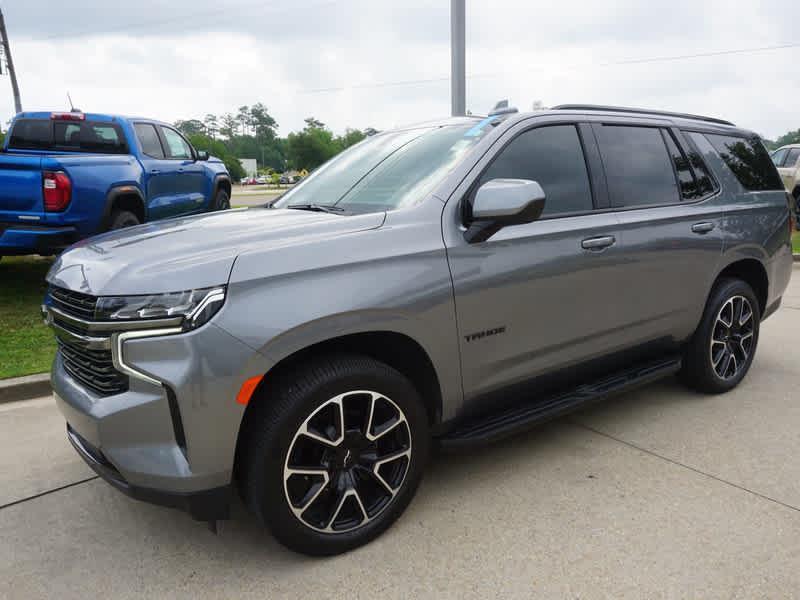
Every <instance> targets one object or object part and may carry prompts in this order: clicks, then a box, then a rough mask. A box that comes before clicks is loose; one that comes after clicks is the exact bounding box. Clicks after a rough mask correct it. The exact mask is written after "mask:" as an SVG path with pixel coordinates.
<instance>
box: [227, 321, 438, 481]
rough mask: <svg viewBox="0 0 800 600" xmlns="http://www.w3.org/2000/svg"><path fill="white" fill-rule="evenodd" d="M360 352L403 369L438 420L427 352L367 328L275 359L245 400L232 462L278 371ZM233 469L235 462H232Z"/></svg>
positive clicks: (432, 369) (408, 339)
mask: <svg viewBox="0 0 800 600" xmlns="http://www.w3.org/2000/svg"><path fill="white" fill-rule="evenodd" d="M337 354H350V355H353V354H359V355H363V356H369V357H370V358H373V359H375V360H377V361H380V362H383V363H385V364H387V365H389V366H390V367H392V368H394V369H395V370H397V371H399V372H400V373H402V374H403V375H404V376H405V377H408V379H409V380H410V381H411V383H412V384H413V385H414V387H415V388H416V389H417V391H418V392H419V395H420V397H421V398H422V401H423V403H424V404H425V410H426V412H427V414H428V420H429V422H430V423H431V425H432V426H434V425H436V424H438V423H439V422H440V421H441V416H442V391H441V386H440V383H439V376H438V374H437V372H436V368H435V367H434V365H433V362H432V361H431V358H430V356H429V355H428V353H427V352H426V351H425V349H424V348H423V347H422V345H420V344H419V342H417V341H416V340H414V339H413V338H411V337H410V336H408V335H406V334H403V333H398V332H396V331H366V332H359V333H351V334H346V335H341V336H338V337H334V338H329V339H326V340H322V341H319V342H316V343H313V344H311V345H309V346H306V347H304V348H301V349H299V350H296V351H294V352H292V353H291V354H289V355H287V356H285V357H284V358H282V359H281V360H279V361H278V362H276V363H275V364H274V365H273V366H272V367H271V368H270V369H269V370H268V371H267V372H266V373H265V374H264V376H263V377H262V378H261V381H260V382H259V384H258V386H257V387H256V388H255V390H254V391H253V393H252V395H251V397H250V401H249V402H248V404H247V408H246V409H245V412H244V414H243V415H242V421H241V424H240V426H239V433H238V437H237V441H236V458H235V463H236V465H238V464H239V463H240V462H241V461H240V457H239V453H240V448H241V447H242V444H243V440H244V439H245V438H246V436H247V431H248V429H247V423H248V422H249V420H250V419H251V418H252V417H253V414H254V413H256V412H257V411H259V410H260V409H262V408H263V407H264V405H265V403H268V402H269V395H270V389H271V387H272V385H274V382H276V381H277V380H279V379H280V377H279V376H280V374H281V373H284V372H288V371H291V370H292V369H294V368H296V367H297V366H299V365H302V364H303V363H305V362H308V361H309V360H311V359H313V358H316V357H319V356H335V355H337ZM234 470H236V466H234Z"/></svg>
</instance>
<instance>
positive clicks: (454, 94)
mask: <svg viewBox="0 0 800 600" xmlns="http://www.w3.org/2000/svg"><path fill="white" fill-rule="evenodd" d="M464 2H465V0H450V96H451V112H452V113H453V116H454V117H458V116H463V115H466V114H467V85H466V79H467V72H466V34H465V27H466V18H465V9H464Z"/></svg>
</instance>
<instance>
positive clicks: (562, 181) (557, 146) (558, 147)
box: [475, 125, 594, 216]
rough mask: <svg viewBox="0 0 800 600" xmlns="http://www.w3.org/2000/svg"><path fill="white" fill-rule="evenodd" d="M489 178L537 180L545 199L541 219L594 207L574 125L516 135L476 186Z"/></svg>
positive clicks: (549, 127) (584, 160)
mask: <svg viewBox="0 0 800 600" xmlns="http://www.w3.org/2000/svg"><path fill="white" fill-rule="evenodd" d="M492 179H530V180H532V181H537V182H538V183H539V185H541V186H542V189H543V190H544V193H545V194H546V196H547V200H546V202H545V205H544V211H543V212H542V215H544V216H551V215H555V214H561V213H575V212H586V211H590V210H592V208H593V207H594V205H593V203H592V188H591V186H590V184H589V172H588V170H587V168H586V159H585V158H584V155H583V147H582V146H581V140H580V137H579V135H578V130H577V128H576V127H575V126H574V125H549V126H546V127H538V128H536V129H530V130H528V131H525V132H523V133H521V134H519V135H518V136H517V137H516V138H514V139H513V140H512V141H511V142H510V143H509V144H508V145H507V146H506V147H505V148H503V149H502V150H501V151H500V153H499V154H498V155H497V157H496V158H495V159H494V161H493V162H492V164H491V165H489V168H488V169H486V171H484V173H483V175H481V178H480V181H479V183H478V186H480V185H482V184H484V183H486V182H487V181H490V180H492ZM475 189H477V187H476V188H475Z"/></svg>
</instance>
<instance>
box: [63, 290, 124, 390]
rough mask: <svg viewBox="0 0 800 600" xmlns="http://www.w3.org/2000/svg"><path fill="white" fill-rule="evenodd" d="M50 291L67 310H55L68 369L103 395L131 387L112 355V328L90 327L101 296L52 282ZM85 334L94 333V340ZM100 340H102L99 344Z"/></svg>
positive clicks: (74, 376)
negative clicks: (60, 312)
mask: <svg viewBox="0 0 800 600" xmlns="http://www.w3.org/2000/svg"><path fill="white" fill-rule="evenodd" d="M48 295H49V298H48V302H49V304H50V305H51V306H52V307H53V308H57V309H58V310H60V311H62V312H63V313H64V315H59V314H58V313H51V315H52V317H53V326H54V328H55V330H56V338H57V341H58V353H59V355H60V356H61V363H62V364H63V366H64V370H65V371H66V372H67V373H68V374H69V375H70V376H71V377H72V378H73V379H75V380H76V381H78V382H79V383H81V384H82V385H83V386H85V387H86V388H88V389H90V390H91V391H93V392H95V393H96V394H98V395H100V396H110V395H112V394H119V393H120V392H124V391H127V389H128V376H127V375H124V374H122V373H120V372H119V371H117V370H116V369H115V368H114V361H113V360H112V358H111V332H92V331H88V330H89V329H90V323H91V322H92V321H94V315H95V306H96V305H97V298H96V297H95V296H90V295H88V294H82V293H81V292H75V291H72V290H66V289H64V288H60V287H56V286H50V289H49V291H48ZM65 315H68V316H69V317H75V318H76V319H75V320H73V319H69V318H67V316H65ZM82 337H91V338H92V340H93V342H92V344H87V343H86V342H85V341H83V340H82V339H81V338H82ZM97 340H101V343H100V344H99V347H98V344H97ZM105 340H107V341H105Z"/></svg>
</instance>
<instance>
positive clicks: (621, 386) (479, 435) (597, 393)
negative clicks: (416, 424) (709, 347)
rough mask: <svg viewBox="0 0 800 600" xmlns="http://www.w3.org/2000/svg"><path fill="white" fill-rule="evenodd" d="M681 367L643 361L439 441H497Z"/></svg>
mask: <svg viewBox="0 0 800 600" xmlns="http://www.w3.org/2000/svg"><path fill="white" fill-rule="evenodd" d="M680 368H681V359H680V358H676V357H672V358H668V359H661V360H658V361H653V362H649V363H645V364H641V365H638V366H636V367H633V368H630V369H625V370H624V371H619V372H617V373H614V374H613V375H610V376H607V377H604V378H603V379H599V380H598V381H595V382H593V383H590V384H585V385H581V386H579V387H577V388H575V389H573V390H570V391H568V392H565V393H560V394H558V395H556V396H553V397H550V398H539V399H536V400H535V401H533V402H531V403H529V404H523V405H521V406H519V405H517V406H514V407H513V408H511V409H508V410H506V411H504V412H501V413H498V414H495V415H489V416H486V417H484V418H479V419H474V420H472V421H467V422H465V423H462V424H460V425H458V426H457V427H456V428H455V429H453V430H452V431H449V432H448V433H446V434H445V435H443V436H442V437H441V438H439V442H440V444H441V445H442V447H443V448H445V449H457V448H460V447H464V446H471V445H480V444H487V443H490V442H494V441H496V440H499V439H502V438H504V437H508V436H511V435H514V434H516V433H520V432H522V431H525V430H527V429H530V428H531V427H533V426H535V425H539V424H541V423H543V422H545V421H549V420H550V419H554V418H556V417H559V416H561V415H564V414H566V413H569V412H572V411H574V410H577V409H578V408H582V407H584V406H586V405H588V404H592V403H594V402H597V401H598V400H602V399H604V398H607V397H608V396H612V395H614V394H618V393H621V392H626V391H628V390H631V389H633V388H636V387H639V386H641V385H644V384H647V383H650V382H652V381H656V380H658V379H661V378H662V377H666V376H669V375H672V374H673V373H676V372H678V370H680Z"/></svg>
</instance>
